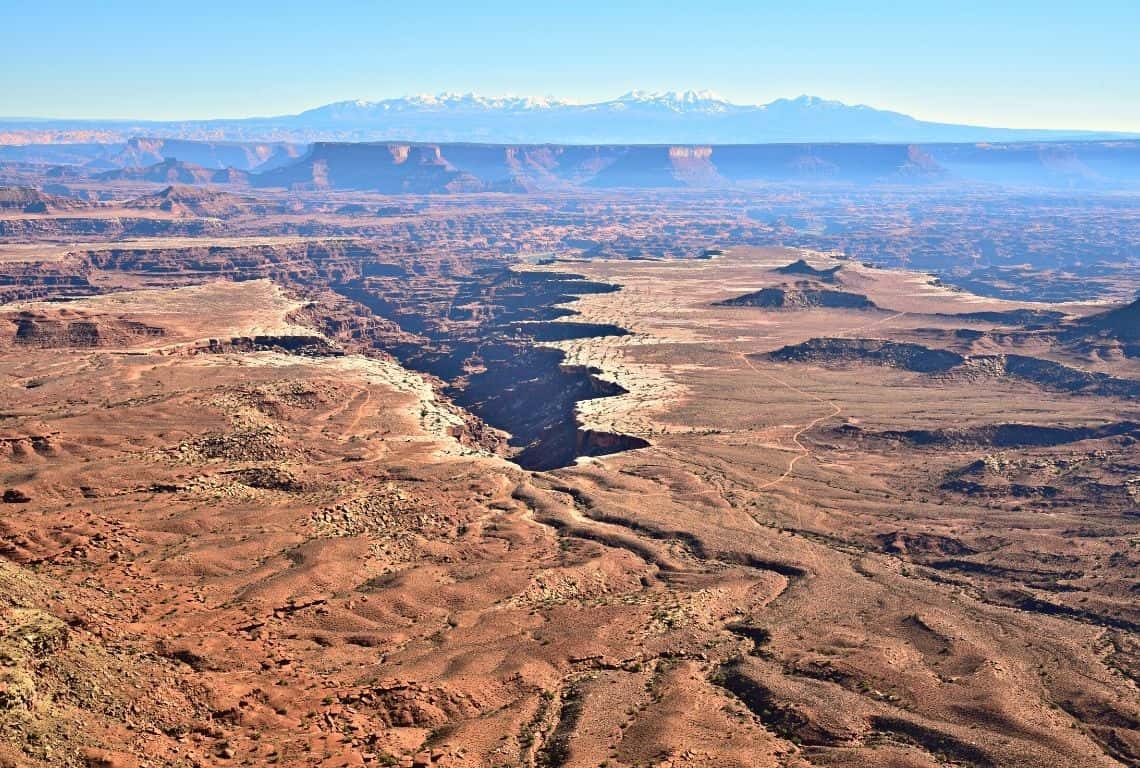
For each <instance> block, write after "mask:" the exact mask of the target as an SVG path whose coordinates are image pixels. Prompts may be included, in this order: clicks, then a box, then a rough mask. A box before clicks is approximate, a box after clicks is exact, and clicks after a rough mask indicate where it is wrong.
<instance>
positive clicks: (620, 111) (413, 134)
mask: <svg viewBox="0 0 1140 768" xmlns="http://www.w3.org/2000/svg"><path fill="white" fill-rule="evenodd" d="M94 136H97V137H98V138H95V139H93V138H92V137H94ZM109 136H111V137H117V138H118V140H123V141H125V140H126V139H127V138H130V137H133V136H152V137H157V138H167V139H197V140H211V141H260V142H271V141H272V142H301V143H309V142H314V141H409V142H485V143H527V144H541V143H552V144H683V143H695V144H762V143H773V142H789V143H803V142H877V143H951V142H990V141H997V142H1012V141H1061V140H1094V139H1095V140H1105V139H1116V138H1140V134H1121V133H1116V132H1107V131H1083V130H1037V129H1011V128H996V127H984V126H971V125H956V124H951V123H938V122H930V121H924V120H919V119H916V118H914V117H911V116H909V115H905V114H902V113H900V112H892V111H889V110H882V109H875V108H873V107H869V106H866V105H849V104H844V103H843V102H840V101H832V100H827V99H821V98H819V97H815V96H800V97H798V98H794V99H776V100H775V101H772V102H769V103H767V104H735V103H732V102H730V101H728V100H726V99H724V98H721V97H720V96H718V95H717V94H715V93H713V92H711V91H684V92H675V91H668V92H662V93H657V92H646V91H630V92H628V93H626V94H623V95H622V96H619V97H618V98H616V99H611V100H608V101H600V102H593V103H586V104H577V103H573V102H570V101H565V100H561V99H555V98H535V97H526V96H480V95H477V94H473V93H468V94H455V93H442V94H439V95H435V96H428V95H423V96H409V97H402V98H393V99H383V100H380V101H363V100H356V101H341V102H336V103H332V104H326V105H324V106H320V107H316V108H314V109H310V110H306V111H304V112H301V113H300V114H296V115H282V116H278V117H261V118H245V119H232V120H231V119H218V120H187V121H131V120H52V119H33V118H0V145H5V144H7V145H14V144H29V143H44V144H59V143H64V142H69V141H70V142H75V143H80V142H84V141H92V140H94V141H99V142H104V143H105V142H107V141H108V140H109V139H108V137H109Z"/></svg>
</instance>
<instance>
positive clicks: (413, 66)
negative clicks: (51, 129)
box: [0, 0, 1140, 132]
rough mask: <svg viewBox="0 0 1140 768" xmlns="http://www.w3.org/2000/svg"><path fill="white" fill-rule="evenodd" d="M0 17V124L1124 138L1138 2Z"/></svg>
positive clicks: (137, 7) (213, 6) (820, 1)
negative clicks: (369, 119)
mask: <svg viewBox="0 0 1140 768" xmlns="http://www.w3.org/2000/svg"><path fill="white" fill-rule="evenodd" d="M7 16H8V18H7V20H6V21H7V27H8V31H9V34H8V35H7V36H6V41H5V43H6V44H5V46H4V48H3V50H0V66H2V67H3V68H4V69H5V71H7V72H9V73H12V74H13V75H14V76H13V77H12V78H10V80H11V82H9V83H7V84H6V93H5V103H4V106H3V107H2V109H3V112H4V115H3V117H4V119H12V118H47V119H92V120H109V119H124V120H148V121H149V120H153V121H170V120H202V119H240V118H244V117H266V116H277V115H291V114H296V113H298V112H302V111H304V110H306V109H311V108H314V107H317V106H320V105H323V104H328V103H333V102H339V101H348V100H355V99H366V100H381V99H384V98H398V97H399V96H400V95H402V94H421V93H433V94H434V93H439V92H443V91H451V92H460V93H466V92H476V93H482V94H488V95H501V94H519V95H524V96H535V97H538V96H554V97H558V98H562V99H567V100H571V101H575V102H579V103H591V102H597V101H604V100H607V99H612V98H614V97H615V96H617V95H618V94H621V93H624V92H626V91H629V90H635V89H642V90H649V91H669V90H678V91H684V90H700V89H710V90H714V91H716V92H717V93H719V94H720V95H721V96H723V97H724V98H725V99H726V100H728V101H731V102H733V103H737V104H762V103H768V102H771V101H773V100H775V99H778V98H791V97H793V96H795V95H798V94H811V95H816V96H820V97H822V98H826V99H834V100H838V101H842V102H844V103H846V104H867V105H870V106H873V107H875V108H877V109H883V110H890V111H896V112H901V113H904V114H907V115H910V116H913V117H916V118H919V119H922V120H925V121H931V122H941V123H958V124H964V125H977V126H994V127H1003V128H1036V129H1053V128H1057V129H1065V130H1099V131H1118V132H1140V98H1137V97H1138V96H1140V87H1138V86H1137V82H1138V79H1137V77H1136V73H1137V72H1138V71H1140V54H1138V53H1137V51H1136V47H1135V45H1134V44H1133V42H1132V40H1131V37H1132V35H1133V32H1134V30H1135V29H1137V28H1140V6H1137V5H1136V4H1134V3H1129V2H1126V1H1125V0H1098V1H1096V2H1092V3H1086V4H1084V5H1082V6H1080V7H1076V6H1073V5H1072V4H1070V3H1060V2H1045V3H1029V2H1025V1H1024V0H1015V2H1010V3H1006V4H1003V6H1002V7H1001V8H994V7H991V6H990V5H988V4H985V3H982V2H976V1H975V0H970V1H969V2H965V3H958V4H955V5H954V7H952V8H945V9H929V8H913V7H898V6H897V5H895V4H893V3H890V2H887V0H875V1H874V2H870V3H863V4H860V6H859V7H858V8H852V7H850V4H847V3H842V2H838V0H815V1H814V2H808V3H802V4H799V6H797V8H795V9H789V8H765V7H760V6H759V4H755V3H743V2H715V1H714V2H707V3H702V4H701V5H700V7H699V8H695V9H679V8H675V7H673V8H666V9H661V8H658V7H655V6H653V5H650V4H644V3H628V2H627V3H616V4H614V3H597V2H587V3H585V4H579V5H577V6H576V7H574V8H566V9H555V10H550V9H540V8H532V7H529V6H518V5H517V4H512V3H506V2H492V3H489V4H487V5H485V6H483V7H481V9H480V12H479V13H477V14H476V13H473V12H472V10H471V9H470V7H469V6H466V5H461V4H458V3H452V2H442V3H434V4H431V5H428V6H418V7H416V8H414V9H409V8H406V7H391V8H382V9H381V8H377V7H376V6H375V5H373V4H368V3H357V2H349V3H340V4H337V5H336V6H335V7H329V6H323V7H321V8H314V7H313V6H311V5H308V4H302V3H295V2H284V3H273V4H269V3H268V2H264V0H257V2H251V3H245V4H242V5H241V6H240V7H234V6H232V5H230V4H227V5H223V4H221V3H218V2H213V1H212V0H211V1H208V2H205V3H202V4H200V6H199V7H198V11H197V12H196V13H195V14H193V15H186V14H181V15H174V14H171V13H170V12H169V11H166V10H163V9H162V8H158V7H155V6H154V4H150V3H142V2H136V1H135V0H128V1H125V2H116V3H113V4H111V5H110V7H102V8H99V9H95V8H92V7H90V6H89V5H87V4H84V3H79V2H70V1H69V2H63V3H58V4H54V5H53V6H52V7H51V8H46V7H30V6H29V7H23V8H19V9H16V10H12V11H10V12H9V13H8V14H7ZM45 51H46V52H47V54H48V55H46V56H45ZM33 62H34V64H33Z"/></svg>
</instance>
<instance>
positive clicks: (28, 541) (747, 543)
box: [0, 187, 1140, 768]
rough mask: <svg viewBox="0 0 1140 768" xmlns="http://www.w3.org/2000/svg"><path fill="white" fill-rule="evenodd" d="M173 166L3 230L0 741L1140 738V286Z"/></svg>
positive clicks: (419, 754) (186, 746)
mask: <svg viewBox="0 0 1140 768" xmlns="http://www.w3.org/2000/svg"><path fill="white" fill-rule="evenodd" d="M153 197H155V198H156V199H155V200H154V201H153V203H154V204H153V205H150V203H148V202H146V201H147V200H148V199H149V198H146V197H143V198H140V199H142V200H143V201H144V202H143V203H141V204H139V205H136V206H135V207H134V208H133V209H130V210H127V209H114V208H109V207H108V206H103V207H98V206H94V205H89V206H88V207H89V209H90V210H88V211H87V212H86V213H85V212H84V211H83V210H82V208H83V206H82V205H79V204H76V206H73V207H71V208H66V209H63V208H60V209H57V210H55V211H52V210H51V207H52V206H53V205H57V204H58V203H57V202H52V201H49V202H48V204H47V205H46V206H45V209H44V211H42V212H37V211H39V209H36V208H28V209H27V210H28V211H30V212H22V213H18V214H12V215H11V216H10V217H9V221H8V224H7V226H8V227H9V229H8V231H9V232H11V233H15V234H10V235H9V236H8V238H7V240H5V241H4V242H3V243H0V272H2V273H4V274H3V275H2V279H0V293H2V294H3V296H2V298H3V299H4V301H5V303H4V304H2V305H0V315H2V317H0V374H2V376H3V386H2V389H0V467H2V478H0V482H2V488H0V490H2V492H3V500H4V502H5V503H4V504H3V505H2V509H0V555H2V557H0V603H2V604H3V607H4V610H3V612H2V614H0V615H2V617H3V618H2V622H0V735H2V739H0V765H12V766H23V765H34V766H49V765H51V766H55V765H62V766H186V767H189V766H216V765H266V764H276V765H282V766H302V765H313V766H328V767H331V766H360V765H376V766H383V765H399V766H412V765H415V766H429V765H431V766H436V765H438V766H440V768H448V767H458V766H472V767H474V766H501V767H505V766H541V767H549V768H552V767H555V766H565V767H567V768H569V767H575V768H577V767H586V766H589V767H590V768H597V767H598V766H608V768H632V767H633V766H639V767H640V766H655V767H658V768H664V767H665V766H674V767H676V768H680V767H681V766H709V767H712V766H716V767H717V768H723V767H728V766H736V767H739V768H761V767H763V766H773V767H775V766H780V767H781V768H808V767H809V766H821V767H822V766H828V767H836V768H838V767H840V766H850V767H852V768H854V767H855V766H880V767H882V768H937V767H939V766H969V767H971V768H999V767H1003V768H1004V767H1006V766H1027V767H1028V766H1033V767H1034V768H1071V767H1074V766H1087V767H1088V768H1093V767H1099V766H1103V767H1104V768H1110V767H1112V766H1134V765H1138V764H1140V693H1138V688H1137V683H1138V681H1140V601H1138V600H1137V590H1138V589H1140V587H1138V585H1137V581H1136V573H1137V568H1138V566H1140V447H1138V442H1137V441H1138V440H1140V400H1138V396H1140V356H1138V355H1140V352H1138V347H1137V344H1138V341H1137V338H1136V329H1137V328H1138V327H1140V305H1137V304H1131V305H1128V304H1126V303H1125V304H1120V303H1107V302H1097V301H1092V300H1086V299H1080V300H1075V301H1068V302H1062V303H1053V304H1043V303H1031V302H1025V301H1020V300H1010V299H1005V298H988V297H986V296H982V295H976V294H974V293H971V292H969V291H967V290H962V289H954V288H951V287H949V286H947V285H945V284H943V283H941V282H940V281H937V280H934V279H932V278H930V277H929V276H928V275H925V274H922V273H920V272H917V271H906V270H904V269H885V268H876V267H873V266H870V265H867V264H863V263H861V262H859V261H857V260H853V259H841V258H836V254H834V253H821V252H819V251H811V250H805V249H801V248H793V247H759V246H743V245H739V246H738V245H731V244H730V245H723V239H722V238H719V237H717V236H715V234H710V233H709V232H708V231H704V230H701V229H700V228H699V227H698V228H697V229H696V230H691V231H689V234H684V232H685V224H684V223H683V222H680V223H677V222H674V223H673V224H670V226H673V225H675V226H676V228H677V231H678V232H680V233H681V234H678V235H677V236H676V238H674V239H676V240H678V241H679V242H682V243H683V244H684V246H685V247H686V248H688V251H687V252H686V253H685V254H680V256H682V257H678V258H664V259H662V258H618V257H614V255H613V254H601V255H598V254H595V255H594V257H582V256H571V255H567V254H565V253H561V252H558V253H554V254H551V253H549V252H547V251H546V250H544V249H543V248H542V247H541V246H540V244H537V241H536V247H534V248H533V249H531V252H530V253H521V254H511V255H510V257H509V258H506V257H503V258H498V257H492V256H489V255H486V254H487V253H490V252H492V251H493V250H494V249H493V248H490V247H486V248H482V249H481V248H480V247H479V243H480V242H481V240H480V238H489V237H490V235H489V234H488V225H486V224H485V217H483V215H482V214H481V213H479V211H478V210H477V208H478V205H476V204H475V203H472V204H471V209H472V211H474V213H471V214H470V215H469V216H467V214H464V215H465V216H467V218H464V219H462V221H464V222H465V223H464V224H463V225H462V226H459V225H457V224H456V223H455V222H456V221H458V220H459V219H448V218H446V217H445V216H442V215H436V213H435V212H434V211H433V210H430V206H431V205H434V203H428V206H429V210H427V212H426V213H417V214H416V216H417V217H418V219H417V221H418V222H419V223H418V224H416V225H415V226H418V227H420V228H421V229H423V228H427V234H426V235H423V239H426V240H428V241H431V242H437V243H442V244H444V245H440V246H439V247H438V248H428V247H423V246H422V243H421V246H420V247H415V248H397V247H393V246H392V245H391V243H392V242H394V240H395V235H392V234H391V233H393V232H405V229H403V228H404V227H405V225H404V223H402V222H403V219H401V217H402V216H405V214H406V212H400V211H390V210H381V209H375V208H374V209H373V210H372V211H371V212H370V213H368V214H367V216H369V217H370V218H369V221H370V222H371V224H370V226H373V227H374V230H373V231H372V232H371V233H368V232H365V233H360V234H351V233H349V234H345V233H340V232H337V231H333V230H335V229H336V226H338V224H337V222H338V221H341V219H347V217H349V216H350V215H362V214H360V212H359V211H353V212H350V211H347V209H344V208H342V209H340V210H339V212H332V213H328V212H326V213H325V214H321V217H320V218H319V220H318V221H317V223H316V224H312V223H311V222H310V225H307V226H308V229H306V228H305V227H303V226H302V225H301V224H302V223H304V221H308V220H309V219H311V218H312V216H310V215H309V214H305V215H304V216H302V215H301V214H299V213H296V212H290V211H287V210H281V209H277V208H272V209H259V208H257V207H255V206H254V207H251V206H252V205H253V204H251V203H248V202H246V203H243V204H242V205H243V206H244V207H241V206H239V209H240V210H238V211H237V213H236V214H233V215H235V216H240V217H245V218H242V219H240V220H239V223H238V224H234V225H233V226H229V227H228V228H225V231H220V230H219V229H218V224H217V222H218V221H219V217H221V219H222V220H224V219H225V216H226V215H229V214H230V213H233V210H231V208H230V206H233V205H234V203H233V201H232V200H230V199H228V198H226V197H225V196H223V195H219V196H213V197H211V196H210V195H208V194H206V193H202V192H195V191H187V190H186V189H184V188H178V187H172V188H170V189H169V190H166V191H164V192H162V193H159V194H157V195H154V196H153ZM174 198H177V199H174ZM172 200H173V201H172ZM459 200H460V202H457V203H455V204H454V205H455V206H456V208H457V209H461V208H462V207H463V206H464V205H466V203H463V202H462V198H459ZM504 200H506V202H503V203H502V205H503V206H504V209H510V208H511V206H513V205H514V204H513V203H511V202H510V201H509V199H507V198H504ZM334 202H335V203H336V204H337V205H341V206H346V205H348V203H347V202H346V201H344V200H336V201H334ZM587 204H588V205H598V206H602V205H603V204H602V203H597V202H588V203H587ZM559 205H562V203H559ZM568 205H569V204H568ZM604 205H605V206H608V207H607V208H606V210H608V211H609V213H610V214H612V216H611V219H609V220H608V221H609V223H608V224H606V225H605V226H609V227H611V228H612V229H613V230H615V231H617V232H619V233H620V232H625V233H629V232H631V231H632V227H634V226H636V224H630V223H627V222H624V220H623V218H622V216H624V214H622V213H621V211H622V208H621V206H622V205H623V203H622V202H621V201H620V200H618V201H616V202H613V203H605V204H604ZM211 206H213V207H212V208H211ZM227 212H228V213H227ZM508 212H509V211H508ZM448 215H451V214H448ZM694 215H695V216H697V218H698V219H699V218H700V216H699V215H697V214H694ZM128 217H133V218H130V219H129V221H130V222H131V226H134V227H135V228H136V230H137V232H138V233H139V234H135V235H130V234H126V235H124V234H123V231H122V227H123V226H124V223H125V222H127V221H128ZM306 217H308V218H306ZM338 217H340V218H338ZM524 219H525V216H524V214H520V213H517V212H515V213H509V215H506V214H504V216H502V217H499V221H508V222H513V223H512V224H511V225H510V226H512V227H521V226H522V225H521V224H518V222H520V221H522V220H524ZM630 220H631V221H634V222H636V221H637V217H636V216H632V217H631V219H630ZM662 220H665V219H662ZM77 221H80V222H83V223H80V224H77V223H76V222H77ZM60 222H64V223H63V224H60ZM240 222H245V224H244V225H242V224H241V223H240ZM551 226H554V225H551ZM599 226H602V225H601V224H600V225H599ZM709 226H711V225H709ZM53 227H54V228H53ZM60 227H62V229H60ZM108 227H109V228H110V229H109V230H107V228H108ZM243 227H244V228H243ZM259 227H260V228H262V231H263V232H268V234H265V233H262V234H259V232H258V228H259ZM407 227H408V228H407V230H406V232H411V231H412V229H411V227H412V225H410V224H409V225H407ZM313 229H316V230H317V231H316V233H314V232H313V231H312V230H313ZM508 229H509V228H508ZM380 231H382V232H384V233H387V234H384V235H380V234H376V233H377V232H380ZM500 234H501V233H500ZM509 236H510V232H509V231H508V233H507V234H506V235H504V237H509ZM529 236H530V237H533V238H541V237H542V235H541V233H538V234H535V232H531V233H530V235H529ZM654 236H655V237H656V235H654ZM670 237H671V234H670V231H668V230H667V231H665V232H664V233H663V234H661V238H663V239H669V238H670ZM685 238H688V239H687V240H685ZM459 240H463V241H464V242H467V243H474V244H475V245H474V246H471V251H470V252H469V253H463V254H461V256H455V255H454V253H455V251H454V250H453V249H451V248H450V247H448V246H447V245H446V244H447V243H450V242H454V241H459ZM554 250H557V249H554ZM666 255H668V256H674V255H677V254H666ZM1117 285H1118V287H1119V288H1120V290H1121V295H1134V292H1135V288H1136V286H1135V285H1126V284H1124V283H1118V284H1117ZM64 299H66V300H64Z"/></svg>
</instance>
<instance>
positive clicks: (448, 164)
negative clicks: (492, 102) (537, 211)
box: [252, 142, 941, 193]
mask: <svg viewBox="0 0 1140 768" xmlns="http://www.w3.org/2000/svg"><path fill="white" fill-rule="evenodd" d="M940 176H941V169H940V168H939V166H938V164H937V163H936V162H934V160H933V159H931V158H930V156H929V155H927V154H926V153H925V152H923V151H922V150H921V149H919V148H917V147H913V146H909V145H871V144H859V145H839V144H818V145H816V144H778V145H737V146H711V145H686V144H673V145H667V144H661V145H622V144H608V145H595V146H571V145H535V144H517V145H516V144H417V143H401V142H378V143H359V144H352V143H338V142H318V143H316V144H314V145H312V147H311V148H310V149H309V151H308V152H307V153H306V154H305V155H304V156H303V157H301V158H299V159H297V160H296V161H294V162H291V163H288V164H285V165H282V166H280V167H277V168H274V169H272V170H268V171H266V172H264V173H260V174H255V175H254V177H253V179H252V183H253V184H254V185H255V186H261V187H307V188H327V189H372V190H377V191H382V192H389V193H399V192H408V193H449V192H472V191H523V190H529V189H558V188H563V187H566V186H587V187H600V188H648V189H653V188H670V187H697V188H723V187H728V186H732V185H735V184H749V183H763V182H768V181H783V180H814V181H831V182H844V183H871V182H879V181H909V182H914V181H922V180H932V179H936V178H939V177H940Z"/></svg>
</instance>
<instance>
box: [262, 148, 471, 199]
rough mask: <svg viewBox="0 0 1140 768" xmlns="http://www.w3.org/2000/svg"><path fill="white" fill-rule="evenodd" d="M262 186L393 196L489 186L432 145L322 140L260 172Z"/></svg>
mask: <svg viewBox="0 0 1140 768" xmlns="http://www.w3.org/2000/svg"><path fill="white" fill-rule="evenodd" d="M252 183H253V184H254V186H259V187H294V188H305V189H371V190H376V191H378V192H385V193H390V194H398V193H416V194H424V193H441V192H477V191H482V190H483V189H484V188H485V187H486V185H485V184H484V183H483V182H481V181H480V180H479V179H477V178H476V177H474V176H472V175H471V174H468V173H464V172H462V171H460V170H457V169H456V168H455V167H454V166H452V165H451V164H450V163H448V162H447V161H446V160H445V159H444V158H443V156H442V154H441V152H440V148H439V147H438V146H435V145H430V144H388V143H385V144H341V143H334V142H319V143H317V144H314V145H313V146H312V148H311V149H310V150H309V151H308V153H306V154H305V155H304V157H302V158H300V159H299V160H298V161H296V162H295V163H291V164H289V165H286V166H283V167H280V168H276V169H274V170H271V171H267V172H265V173H261V174H256V175H255V176H254V177H253V179H252Z"/></svg>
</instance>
